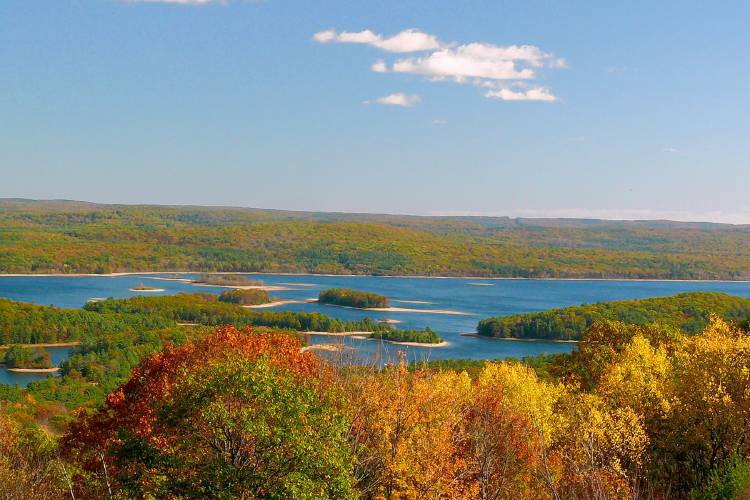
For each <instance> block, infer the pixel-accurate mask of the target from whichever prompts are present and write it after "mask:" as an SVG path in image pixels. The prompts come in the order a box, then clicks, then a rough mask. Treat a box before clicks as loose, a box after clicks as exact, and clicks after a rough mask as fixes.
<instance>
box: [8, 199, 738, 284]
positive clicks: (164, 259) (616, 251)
mask: <svg viewBox="0 0 750 500" xmlns="http://www.w3.org/2000/svg"><path fill="white" fill-rule="evenodd" d="M127 271H195V272H209V271H210V272H217V271H224V272H230V271H233V272H237V271H242V272H292V273H322V274H373V275H420V276H484V277H516V278H550V277H557V278H664V279H729V280H733V279H747V278H749V277H750V228H748V227H746V226H730V225H721V224H700V223H670V222H616V221H595V220H574V219H572V220H568V219H559V220H554V219H509V218H503V217H497V218H492V217H409V216H388V215H368V214H325V213H314V212H283V211H272V210H254V209H237V208H235V209H233V208H201V207H160V206H126V205H95V204H89V203H82V202H62V201H58V202H37V201H28V200H10V199H5V200H0V273H66V274H68V273H111V272H127Z"/></svg>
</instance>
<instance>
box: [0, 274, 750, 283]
mask: <svg viewBox="0 0 750 500" xmlns="http://www.w3.org/2000/svg"><path fill="white" fill-rule="evenodd" d="M148 274H245V275H258V276H320V277H341V278H413V279H471V280H496V281H501V280H502V281H623V282H657V283H750V279H748V278H744V279H736V280H733V279H695V278H692V279H686V278H682V279H676V278H523V277H502V276H494V277H489V276H424V275H408V274H403V275H400V274H394V275H380V274H378V275H375V274H322V273H282V272H278V273H268V272H257V271H248V272H234V271H232V272H211V273H205V272H201V271H128V272H121V273H108V274H96V273H7V274H6V273H0V278H34V277H42V278H45V277H46V278H97V277H98V278H118V277H123V276H142V275H148ZM154 279H165V278H154ZM166 279H167V280H168V279H169V278H166ZM174 280H175V281H182V279H180V278H174ZM208 286H210V285H208ZM295 286H296V285H295Z"/></svg>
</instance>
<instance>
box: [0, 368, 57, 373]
mask: <svg viewBox="0 0 750 500" xmlns="http://www.w3.org/2000/svg"><path fill="white" fill-rule="evenodd" d="M6 370H7V371H9V372H12V373H56V372H59V371H60V368H6Z"/></svg>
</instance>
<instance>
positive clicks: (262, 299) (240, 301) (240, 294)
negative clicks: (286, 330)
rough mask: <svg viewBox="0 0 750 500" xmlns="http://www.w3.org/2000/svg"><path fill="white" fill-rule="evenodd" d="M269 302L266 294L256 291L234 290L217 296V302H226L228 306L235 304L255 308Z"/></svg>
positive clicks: (262, 291) (263, 291)
mask: <svg viewBox="0 0 750 500" xmlns="http://www.w3.org/2000/svg"><path fill="white" fill-rule="evenodd" d="M270 301H271V298H270V297H269V296H268V292H266V291H265V290H258V289H253V288H251V289H246V290H243V289H234V290H226V291H224V292H221V294H220V295H219V302H228V303H230V304H237V305H241V306H255V305H259V304H266V303H268V302H270Z"/></svg>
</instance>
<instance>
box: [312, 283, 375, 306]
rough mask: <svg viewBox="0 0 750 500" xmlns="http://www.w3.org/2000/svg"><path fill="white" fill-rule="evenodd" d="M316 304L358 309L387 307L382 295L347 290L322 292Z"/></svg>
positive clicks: (338, 289)
mask: <svg viewBox="0 0 750 500" xmlns="http://www.w3.org/2000/svg"><path fill="white" fill-rule="evenodd" d="M318 302H320V303H322V304H334V305H337V306H347V307H358V308H360V309H370V308H382V307H388V298H387V297H385V296H383V295H379V294H377V293H372V292H363V291H360V290H351V289H348V288H331V289H329V290H323V291H322V292H320V295H319V297H318Z"/></svg>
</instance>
